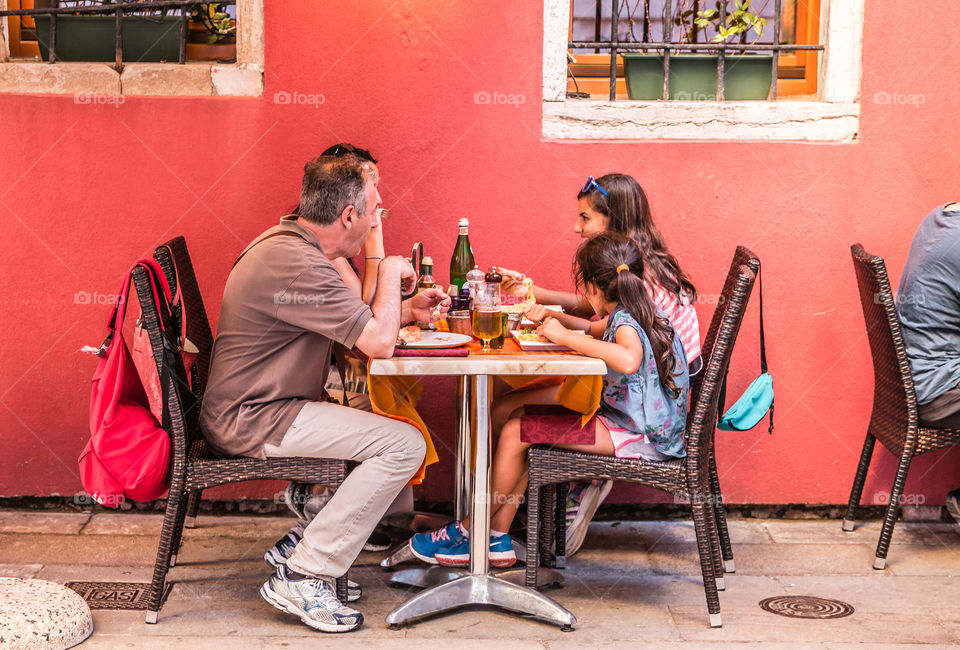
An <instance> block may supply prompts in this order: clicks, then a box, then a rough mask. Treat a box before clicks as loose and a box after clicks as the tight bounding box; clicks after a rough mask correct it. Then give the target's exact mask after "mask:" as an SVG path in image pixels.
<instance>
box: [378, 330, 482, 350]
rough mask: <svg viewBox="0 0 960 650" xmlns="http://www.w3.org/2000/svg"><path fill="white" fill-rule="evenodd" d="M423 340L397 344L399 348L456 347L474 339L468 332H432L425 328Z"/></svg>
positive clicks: (422, 335)
mask: <svg viewBox="0 0 960 650" xmlns="http://www.w3.org/2000/svg"><path fill="white" fill-rule="evenodd" d="M420 335H421V340H420V341H417V342H416V343H407V344H406V345H400V344H397V347H398V348H407V349H410V348H456V347H460V346H461V345H464V344H465V343H469V342H470V341H472V340H473V337H472V336H468V335H467V334H457V333H455V332H431V331H429V330H423V331H422V332H421V333H420Z"/></svg>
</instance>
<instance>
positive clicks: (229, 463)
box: [133, 237, 347, 623]
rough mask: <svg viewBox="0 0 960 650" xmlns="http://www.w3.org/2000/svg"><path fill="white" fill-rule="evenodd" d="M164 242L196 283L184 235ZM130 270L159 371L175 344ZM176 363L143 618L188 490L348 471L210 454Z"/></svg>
mask: <svg viewBox="0 0 960 650" xmlns="http://www.w3.org/2000/svg"><path fill="white" fill-rule="evenodd" d="M168 246H170V250H171V251H174V258H173V259H174V261H175V262H180V264H178V265H176V267H175V269H174V270H175V271H178V272H179V274H180V278H181V280H180V281H181V282H182V286H181V289H183V290H186V289H187V288H188V287H189V286H190V285H191V284H192V286H193V287H194V288H195V287H196V280H195V278H194V275H193V268H192V265H190V258H189V255H188V254H187V251H186V245H185V244H184V242H183V238H182V237H178V238H177V239H174V240H172V241H171V242H169V243H168ZM176 251H180V252H181V253H182V257H181V258H180V259H178V258H177V253H176ZM188 269H189V270H188ZM165 272H166V269H165ZM133 273H134V285H135V286H136V289H137V297H138V298H139V299H140V303H141V306H142V314H143V316H142V317H143V324H144V327H145V328H146V330H147V333H148V335H149V338H150V345H151V347H152V348H153V356H154V359H155V360H157V364H158V371H159V369H160V368H159V364H160V363H161V359H162V358H163V354H162V350H163V346H164V345H168V346H170V345H174V343H173V342H171V341H169V340H165V339H164V334H163V332H162V330H161V328H160V324H159V323H160V321H159V315H158V314H157V310H156V308H155V307H154V304H153V296H152V292H151V287H150V281H149V279H148V277H147V272H146V271H145V270H144V269H143V268H142V267H138V268H137V269H135V270H134V272H133ZM188 278H190V279H192V283H191V281H190V280H189V279H188ZM196 298H197V300H193V299H188V298H187V296H186V295H184V301H183V302H184V304H185V306H186V308H187V310H188V312H189V311H190V310H191V309H192V307H191V305H192V306H194V307H195V306H196V305H197V304H202V303H201V302H199V292H197V294H196ZM200 315H202V316H203V318H204V319H206V315H205V314H204V313H203V312H200V314H196V313H195V314H194V316H196V317H198V318H199V317H200ZM188 317H189V313H188ZM207 330H208V331H209V324H208V325H207ZM198 347H199V345H198ZM208 354H209V353H208ZM207 359H209V356H207ZM176 365H177V367H176V368H174V369H172V370H173V372H171V375H172V376H171V379H170V381H169V382H168V384H167V385H165V386H163V387H162V389H163V391H164V394H165V397H166V402H167V409H168V414H169V420H170V429H169V433H170V437H171V442H172V467H171V473H170V476H171V481H170V492H169V494H168V496H167V506H166V512H165V514H164V518H163V526H162V528H161V531H160V542H159V545H158V548H157V561H156V564H155V566H154V571H153V581H152V584H151V587H150V602H149V606H148V607H149V608H148V610H147V616H146V621H147V623H156V622H157V618H158V615H159V612H160V608H161V606H162V604H163V596H164V590H165V582H166V577H167V572H168V570H169V568H170V567H172V566H174V565H175V564H176V552H177V549H178V548H179V545H180V540H181V536H182V532H183V524H184V518H185V516H186V512H187V499H188V495H189V494H191V493H197V494H199V493H200V492H201V491H202V490H204V489H207V488H211V487H216V486H218V485H226V484H228V483H237V482H241V481H254V480H263V479H280V480H292V481H305V482H317V483H323V484H325V485H329V486H333V487H336V486H339V485H340V484H341V483H342V482H343V480H344V479H345V478H346V474H347V464H346V462H345V461H342V460H338V459H326V458H267V459H259V458H246V457H242V458H218V457H214V456H212V455H211V454H209V452H208V451H207V448H206V445H205V444H204V442H203V437H202V434H201V433H200V431H199V427H198V426H197V424H196V422H197V419H198V418H197V416H198V414H199V408H200V402H199V401H197V402H196V404H194V405H192V406H188V407H186V408H185V406H184V404H182V403H181V400H180V395H185V394H187V393H186V391H183V390H177V389H178V386H181V387H182V386H186V385H187V377H186V373H185V371H184V368H183V364H182V363H180V360H179V358H178V359H177V364H176ZM337 595H338V597H339V598H340V599H341V600H342V601H344V602H346V598H347V576H346V575H344V576H342V577H341V578H339V579H338V580H337Z"/></svg>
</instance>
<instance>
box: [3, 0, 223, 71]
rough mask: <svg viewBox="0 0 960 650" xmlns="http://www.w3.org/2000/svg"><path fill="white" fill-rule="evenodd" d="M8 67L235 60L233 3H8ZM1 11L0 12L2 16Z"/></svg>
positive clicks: (218, 0)
mask: <svg viewBox="0 0 960 650" xmlns="http://www.w3.org/2000/svg"><path fill="white" fill-rule="evenodd" d="M6 4H7V7H6V10H5V11H0V21H2V20H6V21H7V25H6V27H7V46H8V48H9V60H11V61H47V62H50V63H63V62H79V61H83V62H95V61H112V62H114V64H115V66H116V67H117V68H118V69H119V68H121V67H122V66H123V64H124V63H125V62H126V63H134V62H136V63H140V62H169V63H181V64H182V63H185V62H186V61H188V60H189V61H213V62H218V63H234V62H236V60H237V46H236V34H237V20H236V6H235V5H236V0H227V1H223V0H191V1H185V0H119V1H114V0H7V3H6ZM2 8H3V7H0V9H2Z"/></svg>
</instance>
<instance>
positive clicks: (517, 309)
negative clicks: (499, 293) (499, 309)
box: [503, 278, 537, 314]
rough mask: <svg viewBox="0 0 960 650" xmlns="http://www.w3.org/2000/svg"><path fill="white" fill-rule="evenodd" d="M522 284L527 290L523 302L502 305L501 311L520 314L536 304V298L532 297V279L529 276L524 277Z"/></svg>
mask: <svg viewBox="0 0 960 650" xmlns="http://www.w3.org/2000/svg"><path fill="white" fill-rule="evenodd" d="M522 284H523V287H524V288H525V289H526V290H527V297H526V298H525V299H524V300H523V302H518V303H517V304H515V305H508V306H506V307H503V311H505V312H508V313H511V314H522V313H523V312H525V311H527V310H528V309H530V308H531V307H533V306H534V305H535V304H536V302H537V299H536V298H534V297H533V280H532V279H531V278H524V279H523V283H522Z"/></svg>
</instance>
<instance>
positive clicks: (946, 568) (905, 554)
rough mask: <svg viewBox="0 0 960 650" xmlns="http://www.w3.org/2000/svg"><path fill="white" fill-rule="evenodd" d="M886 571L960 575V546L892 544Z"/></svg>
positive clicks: (896, 573) (911, 573)
mask: <svg viewBox="0 0 960 650" xmlns="http://www.w3.org/2000/svg"><path fill="white" fill-rule="evenodd" d="M871 561H872V560H871ZM886 571H890V572H892V573H893V574H894V575H898V576H911V575H913V576H928V575H949V576H960V546H898V547H896V548H894V547H893V546H891V547H890V552H889V553H887V566H886ZM958 594H960V587H958ZM957 601H958V602H960V595H958V597H957Z"/></svg>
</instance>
